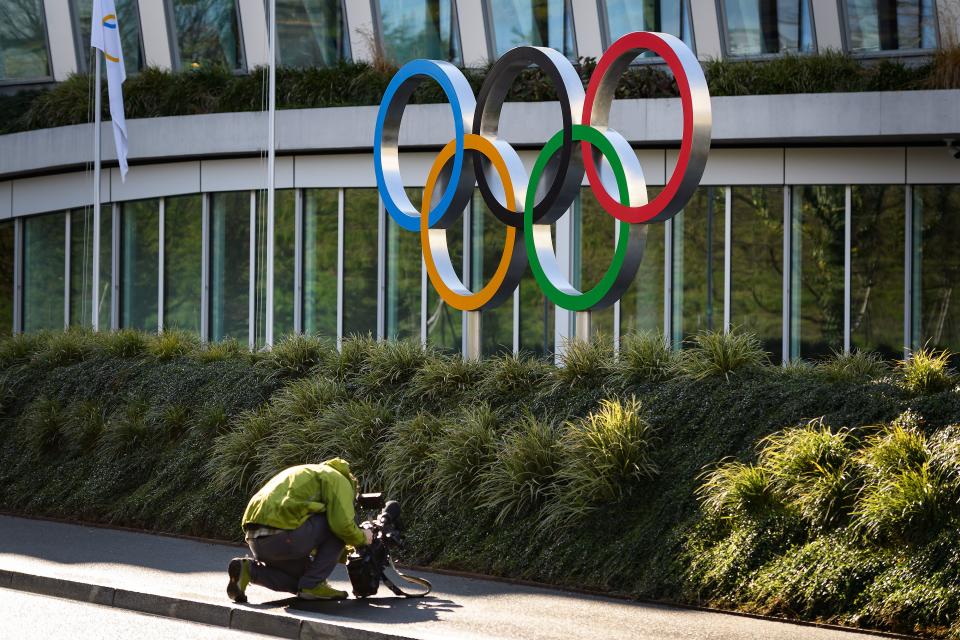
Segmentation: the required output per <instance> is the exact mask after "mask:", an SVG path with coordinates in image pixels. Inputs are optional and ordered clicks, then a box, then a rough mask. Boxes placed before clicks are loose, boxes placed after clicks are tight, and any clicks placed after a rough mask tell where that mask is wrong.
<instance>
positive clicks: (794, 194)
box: [0, 0, 960, 360]
mask: <svg viewBox="0 0 960 640" xmlns="http://www.w3.org/2000/svg"><path fill="white" fill-rule="evenodd" d="M89 4H90V3H89V2H88V1H87V0H0V88H2V90H4V91H5V92H11V91H17V90H23V89H25V88H31V87H37V86H45V85H49V84H51V83H56V82H58V81H61V80H64V79H65V78H67V77H68V76H69V75H70V74H72V73H76V72H84V71H86V70H87V69H88V68H89V67H90V56H89V54H88V49H87V48H86V47H85V46H83V43H85V42H87V40H88V38H89V26H88V22H89ZM117 5H118V14H119V21H120V25H121V30H122V37H123V42H124V51H125V54H126V55H125V58H126V64H127V68H128V73H130V74H134V73H137V72H139V71H140V70H142V69H143V68H145V67H147V66H151V67H159V68H166V69H173V70H188V69H191V68H197V67H203V66H205V65H213V64H216V65H221V66H226V67H228V68H230V69H234V70H235V71H236V72H237V73H250V72H258V71H251V70H255V69H257V68H258V67H260V66H262V65H263V64H265V63H266V61H267V51H268V48H267V28H266V24H267V22H266V12H265V3H264V2H263V1H262V0H139V1H138V0H118V2H117ZM958 25H960V2H958V0H907V1H904V0H900V1H893V0H839V1H838V0H801V1H799V2H789V3H788V2H782V1H778V0H716V1H714V0H702V1H701V0H659V1H656V0H651V1H644V2H637V1H626V0H622V1H621V0H537V1H534V0H525V1H524V0H445V1H444V0H422V1H421V0H417V1H412V0H403V1H400V0H344V1H343V2H339V1H337V0H277V31H278V40H277V47H278V58H279V62H280V64H283V65H288V66H296V67H309V66H328V65H333V64H336V63H337V62H338V61H340V60H373V59H378V58H387V59H389V60H393V61H396V62H404V61H406V60H408V59H412V58H415V57H430V58H437V59H447V60H450V61H452V62H454V63H457V64H459V65H469V66H477V65H484V64H487V63H489V62H490V61H491V60H495V59H496V58H497V57H498V56H499V55H500V54H502V53H503V52H504V51H506V50H508V49H509V48H511V47H513V46H516V45H517V44H524V43H529V44H536V45H543V46H549V47H552V48H555V49H557V50H559V51H562V52H563V53H565V54H566V55H568V56H569V57H570V58H572V59H575V58H578V57H597V56H599V55H600V54H601V53H602V52H603V50H604V49H605V47H606V46H608V45H609V43H610V42H612V41H613V40H615V39H616V38H617V37H619V36H620V35H622V34H623V33H626V32H629V31H634V30H655V31H664V32H668V33H672V34H674V35H676V36H677V37H680V38H681V39H683V40H684V41H685V42H686V43H687V44H688V45H689V46H690V47H691V48H692V49H693V50H694V51H695V52H696V54H697V55H698V57H700V58H701V59H702V60H707V59H714V58H724V59H743V60H763V59H766V58H769V57H773V56H778V55H783V54H800V55H803V54H812V53H816V52H823V51H827V50H838V51H846V52H849V53H850V54H852V55H854V56H857V57H862V58H864V59H865V64H871V63H873V60H874V59H883V58H888V57H895V58H899V59H909V60H915V61H917V63H918V64H919V63H922V62H923V61H924V60H926V59H928V58H929V56H930V55H931V54H932V53H933V52H935V51H936V50H937V49H938V48H944V47H948V46H956V44H957V40H956V37H957V31H958ZM656 63H657V59H655V58H649V59H647V58H644V59H641V60H640V61H639V62H638V64H656ZM713 115H714V144H713V150H712V151H711V155H710V160H709V162H708V166H707V170H706V172H705V175H704V177H703V180H702V183H701V187H700V189H699V191H698V193H697V194H696V196H695V197H694V198H693V200H691V202H690V203H689V205H688V206H687V207H686V209H685V210H684V212H683V213H681V214H679V215H678V216H677V217H676V218H674V219H673V220H671V221H669V222H667V223H664V224H655V225H652V226H651V227H650V229H649V233H648V239H647V246H646V250H645V254H644V258H643V262H642V265H641V267H640V270H639V272H638V274H637V277H636V280H635V282H634V284H633V286H632V287H631V288H630V290H629V291H628V292H627V294H626V296H625V297H624V298H623V299H622V300H621V302H619V303H618V304H616V305H615V306H614V307H612V308H610V309H607V310H603V311H599V312H595V313H594V317H593V330H594V331H595V332H598V333H602V334H603V335H604V336H606V337H607V339H612V340H614V341H617V340H619V338H620V337H621V336H622V335H624V334H626V333H628V332H631V331H642V330H662V331H664V333H665V334H666V335H668V336H669V337H670V338H671V339H672V341H673V342H674V343H676V344H679V343H680V342H681V341H682V340H683V339H684V337H686V336H689V335H691V334H693V333H695V332H697V331H701V330H726V329H730V328H740V329H744V330H748V331H751V332H754V333H756V334H757V335H758V336H759V337H760V339H761V340H762V341H763V342H764V344H765V345H766V347H767V349H768V350H769V351H770V352H771V354H773V356H774V358H775V359H783V360H790V359H794V358H798V357H803V358H816V357H820V356H823V355H827V354H829V353H831V352H832V351H840V350H844V349H870V350H876V351H879V352H881V353H883V354H884V355H886V356H888V357H900V356H901V355H902V354H903V353H904V351H905V350H909V349H911V348H915V347H918V346H920V345H924V344H931V345H933V346H936V347H945V348H950V349H953V350H958V351H960V291H958V292H957V295H953V289H954V287H955V286H956V283H957V282H960V252H958V251H957V247H958V246H960V158H955V157H954V155H953V152H951V151H949V148H948V145H947V144H945V142H946V141H947V140H949V139H953V138H956V139H960V91H922V90H917V91H903V92H865V93H841V94H837V93H833V94H800V95H777V96H743V97H722V98H715V99H714V100H713ZM375 118H376V106H371V107H353V108H330V109H298V110H285V111H281V112H280V113H279V114H278V121H277V154H278V160H277V174H276V176H277V185H278V189H279V190H278V192H277V200H276V212H277V213H276V218H275V227H274V229H273V237H274V249H275V250H274V260H273V264H268V263H267V260H266V254H267V250H266V238H267V237H268V235H269V234H268V229H267V228H266V223H267V221H266V215H265V211H266V206H265V191H264V190H265V188H266V160H265V155H266V151H265V149H266V141H267V121H266V116H265V114H262V113H221V114H209V115H197V116H178V117H170V118H153V119H143V120H132V121H130V122H129V131H130V140H131V147H130V160H131V165H132V166H131V171H130V174H129V175H128V177H127V180H126V182H122V181H121V180H120V178H119V173H118V171H117V169H116V168H115V166H114V167H113V168H110V169H107V170H105V171H104V175H103V179H102V185H101V189H102V193H103V194H104V195H103V201H104V204H103V205H102V209H101V212H102V215H101V219H102V225H101V238H100V243H99V244H100V255H99V256H95V255H93V249H92V247H93V239H92V237H91V236H92V228H93V225H92V218H93V216H92V202H93V194H92V192H93V189H92V181H93V175H92V170H91V166H92V141H93V126H92V125H77V126H70V127H59V128H55V129H42V130H37V131H29V132H24V133H16V134H10V135H5V136H0V330H2V331H4V332H8V333H9V332H18V331H35V330H40V329H61V328H63V327H65V326H72V325H84V326H89V325H90V324H91V323H92V306H93V303H92V300H93V296H94V292H96V295H97V297H98V299H99V301H100V303H99V304H100V318H99V325H100V327H101V328H122V327H133V328H139V329H146V330H151V331H155V330H164V329H169V328H179V329H186V330H189V331H194V332H196V333H198V334H199V335H200V336H201V337H202V338H203V339H205V340H211V341H213V340H222V339H226V338H235V339H238V340H240V341H242V342H244V343H249V344H250V345H251V346H253V347H256V346H259V345H262V344H263V341H264V336H265V335H266V332H265V323H266V322H267V318H268V317H269V316H270V315H272V317H273V323H274V331H273V333H274V335H278V336H279V335H282V334H284V333H290V332H307V333H312V334H313V333H315V334H320V335H324V336H329V337H331V338H336V339H339V338H341V337H344V336H347V335H351V334H357V333H370V334H372V335H375V336H377V337H380V338H385V339H407V338H409V339H420V340H422V341H424V342H426V343H429V344H433V345H436V346H438V347H441V348H445V349H449V350H452V351H458V350H460V349H462V348H463V343H464V340H465V330H466V325H467V323H466V319H465V318H464V317H463V314H461V313H460V312H458V311H455V310H453V309H451V308H449V307H447V306H446V305H444V304H443V303H442V302H441V301H440V300H439V298H438V297H437V295H436V294H435V292H434V291H433V289H432V286H431V285H430V283H429V282H428V281H427V279H426V275H425V271H424V269H423V265H422V259H421V254H420V246H419V237H418V236H417V235H416V234H413V233H408V232H405V231H404V230H402V229H401V228H400V227H399V226H397V225H396V223H394V222H393V220H392V219H391V218H390V217H389V215H386V214H385V212H384V210H383V206H382V204H381V203H380V201H379V199H378V195H377V191H376V181H375V178H374V173H373V165H372V151H371V149H372V142H373V129H374V123H375ZM611 124H612V125H613V126H615V127H616V128H617V129H618V130H619V131H621V133H623V134H624V135H625V136H626V138H627V139H628V140H629V141H630V142H631V144H632V145H633V146H634V148H635V151H636V153H637V156H638V158H639V160H640V163H641V166H642V167H643V170H644V174H645V178H646V181H647V183H648V188H649V190H650V193H651V195H653V194H655V193H656V192H657V189H658V187H660V186H662V185H663V184H664V183H665V181H666V180H667V178H668V177H669V175H670V173H671V172H672V167H673V164H675V163H676V155H677V151H676V150H677V147H678V139H679V135H680V109H679V101H678V100H671V99H661V100H619V101H617V102H616V103H615V107H614V110H613V113H612V116H611ZM105 127H109V123H107V124H106V125H105ZM559 128H560V113H559V109H558V107H557V105H556V104H555V103H508V104H507V105H506V106H505V108H504V110H503V116H502V120H501V127H500V133H501V135H502V136H503V137H505V138H506V139H507V140H508V141H510V142H511V143H512V144H513V145H514V146H515V147H516V148H517V149H518V150H520V153H521V157H522V159H523V160H524V162H526V163H527V164H528V168H529V166H530V165H531V164H532V162H533V159H534V158H535V157H536V153H537V151H538V150H539V148H540V147H541V146H542V144H543V143H544V142H545V140H546V139H547V138H549V137H550V135H552V134H553V133H554V132H555V131H556V130H557V129H559ZM104 131H105V132H108V131H109V130H108V129H107V128H105V129H104ZM452 134H453V127H452V121H451V120H450V116H449V109H448V107H447V106H446V105H414V106H411V107H409V108H408V109H407V112H406V115H405V117H404V123H403V129H402V132H401V143H402V144H403V145H404V146H405V147H406V148H407V149H409V150H408V151H404V152H403V153H402V156H401V167H402V171H403V173H404V176H405V180H406V184H408V185H410V195H411V197H412V198H414V199H416V198H419V197H420V194H419V193H417V191H418V190H417V188H416V187H417V185H421V187H422V185H423V184H424V180H425V178H426V174H427V170H428V169H429V166H430V164H431V162H432V160H433V157H434V155H435V154H436V151H437V150H438V149H439V148H440V147H442V146H443V145H444V144H445V143H446V142H447V141H448V140H449V139H450V138H451V137H452ZM105 139H107V140H109V139H110V138H109V136H106V135H105ZM109 146H110V145H104V149H103V157H104V160H105V162H106V163H107V166H108V167H109V166H111V165H110V163H111V160H112V159H113V158H114V156H113V150H112V149H111V148H109ZM113 164H114V165H115V162H114V163H113ZM574 209H575V210H574V211H573V212H571V213H572V215H567V216H565V217H564V218H563V219H562V220H561V221H560V222H559V223H558V224H557V225H556V235H555V240H556V245H557V251H558V256H559V257H560V259H561V262H562V264H563V265H564V268H566V269H567V270H568V272H569V275H570V276H571V277H572V280H573V282H574V283H583V285H584V286H588V285H590V284H591V283H593V282H596V281H597V279H599V278H600V276H601V275H602V274H603V272H604V271H605V270H606V267H607V264H608V263H609V260H610V257H611V255H612V253H613V244H614V229H615V226H614V220H613V219H612V218H610V217H609V216H607V215H606V214H604V213H602V212H601V211H599V208H598V206H597V203H596V202H595V200H594V199H593V197H592V195H591V194H590V191H589V189H588V188H586V187H584V189H583V191H582V195H581V198H580V199H579V200H578V202H577V203H576V204H575V205H574ZM453 235H454V236H456V237H455V238H454V245H455V251H456V252H457V254H458V260H462V267H463V273H464V276H465V281H467V282H472V283H474V284H475V285H480V284H481V283H482V282H483V281H484V278H485V275H489V274H490V272H491V271H492V269H494V268H495V266H496V262H497V259H498V257H499V254H500V249H501V248H502V242H503V240H502V238H503V227H502V225H501V224H500V223H499V222H498V221H497V219H496V218H495V217H494V216H493V215H492V214H491V213H490V212H489V211H488V210H487V209H486V207H485V205H484V204H483V201H482V199H481V198H479V197H475V198H474V202H473V205H472V206H471V207H470V208H469V210H468V211H466V212H465V214H464V217H463V226H462V228H459V227H458V229H457V232H456V233H454V234H453ZM95 260H99V265H100V269H99V274H100V279H99V280H100V281H99V282H92V280H93V267H92V265H93V263H94V261H95ZM270 272H272V273H270ZM268 273H269V274H270V275H271V276H272V277H270V278H268ZM269 279H272V280H273V282H274V292H273V296H272V301H273V310H272V311H273V313H272V314H268V313H267V309H266V304H267V299H268V296H267V295H266V282H267V281H268V280H269ZM481 332H482V345H483V351H484V353H488V354H489V353H495V352H498V351H508V352H509V351H529V352H533V353H537V354H552V353H555V352H556V351H557V350H558V349H562V346H563V344H564V342H565V341H566V340H567V339H569V338H570V337H573V335H574V334H575V332H576V323H575V322H574V318H573V317H572V314H570V313H568V312H566V311H564V310H562V309H556V308H554V307H553V306H552V305H551V304H549V302H548V301H546V300H545V298H544V297H543V295H542V293H541V292H540V291H539V289H538V288H537V285H536V283H535V282H534V280H533V278H532V276H530V275H529V274H528V275H527V276H526V277H525V279H524V281H523V282H522V283H521V285H520V287H519V289H518V291H517V292H516V293H515V295H514V297H513V300H512V301H510V302H507V303H506V304H504V305H503V306H501V307H498V308H496V309H494V310H492V311H486V312H484V313H483V321H482V325H481Z"/></svg>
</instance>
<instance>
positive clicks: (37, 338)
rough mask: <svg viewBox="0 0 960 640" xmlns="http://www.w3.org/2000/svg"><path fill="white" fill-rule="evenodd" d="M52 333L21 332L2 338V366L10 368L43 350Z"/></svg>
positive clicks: (0, 347) (0, 353)
mask: <svg viewBox="0 0 960 640" xmlns="http://www.w3.org/2000/svg"><path fill="white" fill-rule="evenodd" d="M49 339H50V334H49V333H47V332H46V331H40V332H37V333H21V334H17V335H14V336H10V337H8V338H4V339H3V340H0V367H2V368H4V369H8V368H10V367H11V366H13V365H14V364H18V363H23V362H26V361H28V360H29V359H30V358H32V357H33V355H34V354H36V353H38V352H40V351H41V350H43V348H44V345H45V344H46V342H47V340H49Z"/></svg>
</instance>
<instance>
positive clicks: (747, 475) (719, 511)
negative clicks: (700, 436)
mask: <svg viewBox="0 0 960 640" xmlns="http://www.w3.org/2000/svg"><path fill="white" fill-rule="evenodd" d="M702 479H703V484H701V485H700V487H699V488H698V489H697V495H698V497H699V498H700V503H701V504H702V505H703V508H704V510H705V511H706V512H707V513H709V514H711V515H713V516H716V517H719V518H730V519H733V518H741V517H742V518H748V519H751V520H755V521H762V520H765V519H767V518H769V517H771V516H775V515H777V514H780V513H782V512H783V511H784V508H785V505H784V503H783V500H782V499H781V497H780V495H779V494H778V492H777V491H776V490H775V489H774V487H773V482H772V481H771V477H770V472H769V471H768V470H767V468H766V467H762V466H759V465H755V464H744V463H742V462H736V461H725V462H721V463H720V464H719V465H718V466H717V467H716V468H715V469H713V470H712V471H709V472H707V473H705V474H704V475H703V476H702Z"/></svg>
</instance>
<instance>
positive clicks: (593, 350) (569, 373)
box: [553, 336, 613, 391]
mask: <svg viewBox="0 0 960 640" xmlns="http://www.w3.org/2000/svg"><path fill="white" fill-rule="evenodd" d="M612 364H613V344H612V342H610V341H609V340H607V339H605V338H603V337H602V336H595V337H594V338H593V339H591V340H577V339H574V340H569V341H567V342H566V344H565V346H564V349H563V355H561V356H560V366H558V367H557V368H556V369H555V370H554V371H553V388H554V391H569V390H571V389H574V388H592V389H601V388H603V387H604V385H605V384H606V381H607V377H608V376H609V375H610V370H611V366H612Z"/></svg>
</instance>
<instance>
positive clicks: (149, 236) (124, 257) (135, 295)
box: [120, 200, 160, 331]
mask: <svg viewBox="0 0 960 640" xmlns="http://www.w3.org/2000/svg"><path fill="white" fill-rule="evenodd" d="M120 220H121V223H120V233H121V235H120V326H121V327H124V328H126V327H129V328H132V329H143V330H146V331H156V330H157V287H158V286H159V282H158V279H159V274H158V272H159V268H160V253H159V242H160V203H159V202H158V201H157V200H140V201H137V202H127V203H124V205H123V210H122V212H121V218H120Z"/></svg>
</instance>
